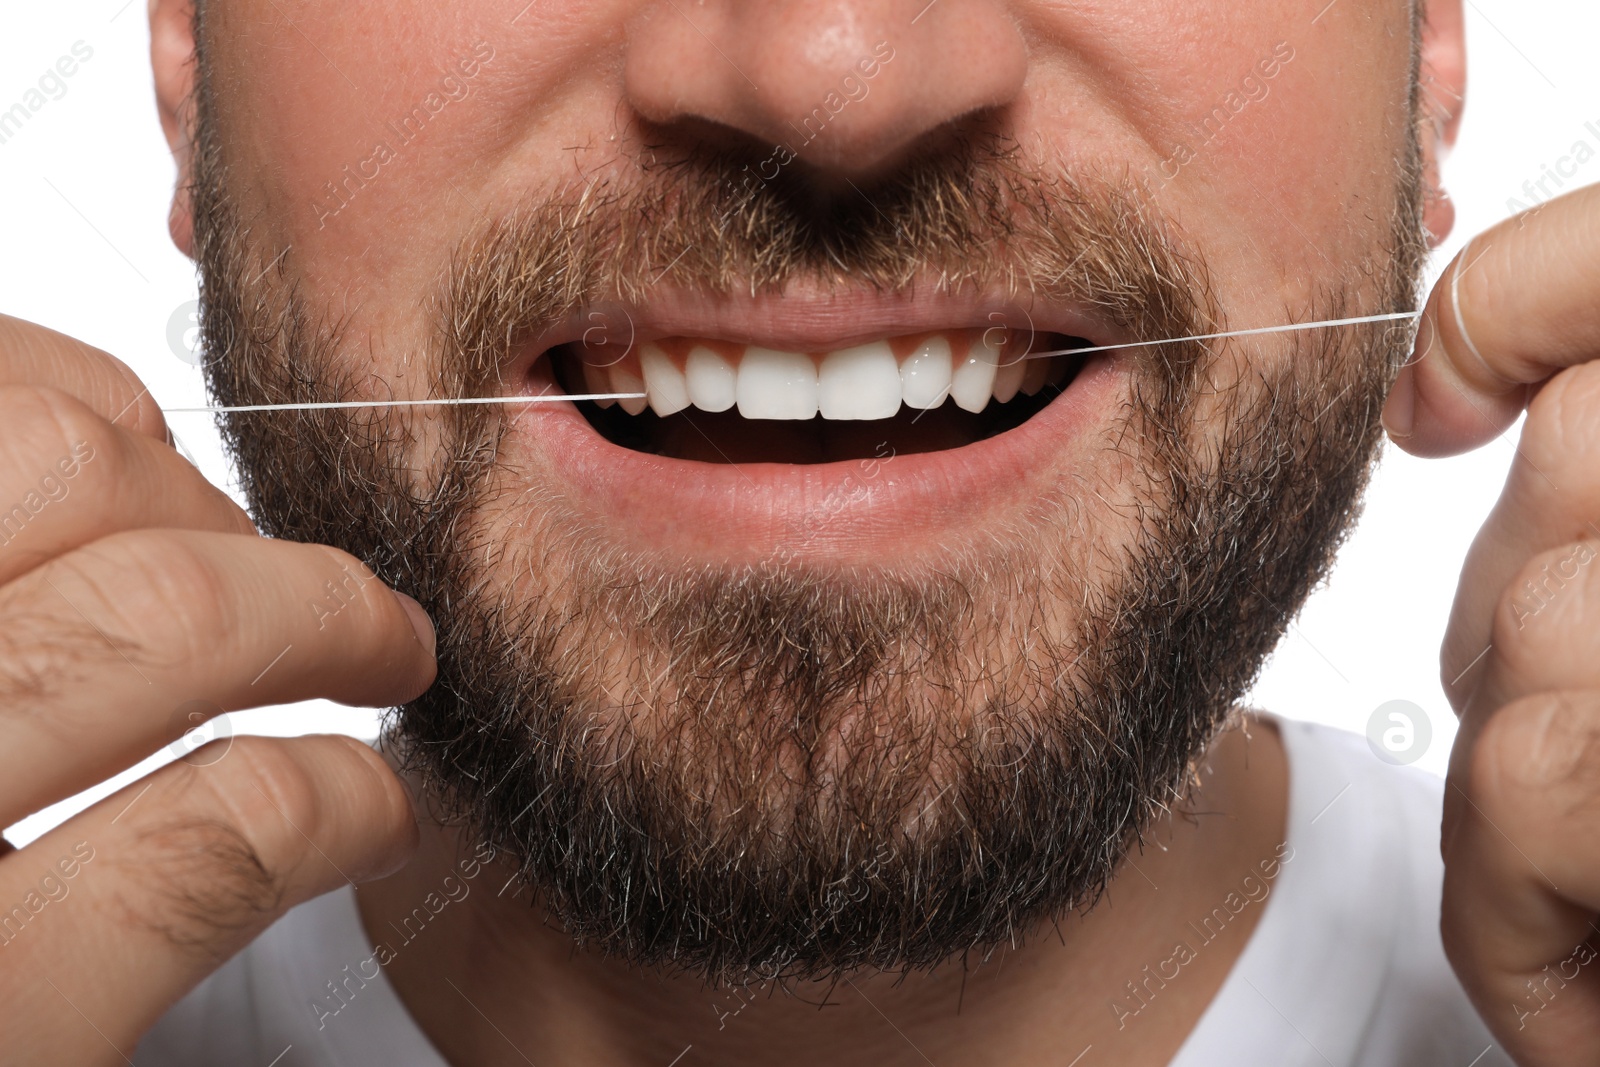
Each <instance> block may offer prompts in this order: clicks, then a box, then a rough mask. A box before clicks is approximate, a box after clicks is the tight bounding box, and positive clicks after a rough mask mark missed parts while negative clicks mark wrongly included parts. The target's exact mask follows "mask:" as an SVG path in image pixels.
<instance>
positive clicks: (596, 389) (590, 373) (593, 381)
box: [582, 359, 616, 408]
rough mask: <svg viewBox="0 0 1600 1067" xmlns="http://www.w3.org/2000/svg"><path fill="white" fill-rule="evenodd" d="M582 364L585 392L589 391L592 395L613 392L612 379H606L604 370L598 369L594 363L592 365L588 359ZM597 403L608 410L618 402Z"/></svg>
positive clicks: (605, 401) (608, 400)
mask: <svg viewBox="0 0 1600 1067" xmlns="http://www.w3.org/2000/svg"><path fill="white" fill-rule="evenodd" d="M582 362H583V388H584V390H585V391H587V392H590V393H609V392H611V391H612V389H611V381H610V379H609V378H608V377H606V372H605V370H604V368H601V367H596V366H595V365H594V364H593V363H590V362H589V361H588V360H587V359H585V360H582ZM595 403H596V404H598V405H600V406H601V407H603V408H608V407H610V406H611V405H612V404H615V403H616V401H615V400H611V399H606V400H596V401H595Z"/></svg>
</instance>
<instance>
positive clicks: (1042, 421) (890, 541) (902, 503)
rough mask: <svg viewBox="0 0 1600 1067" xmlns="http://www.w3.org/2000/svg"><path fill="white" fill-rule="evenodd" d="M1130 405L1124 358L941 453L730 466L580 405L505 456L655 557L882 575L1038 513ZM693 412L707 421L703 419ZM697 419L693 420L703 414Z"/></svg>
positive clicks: (549, 412)
mask: <svg viewBox="0 0 1600 1067" xmlns="http://www.w3.org/2000/svg"><path fill="white" fill-rule="evenodd" d="M1125 396H1126V370H1125V364H1124V362H1123V361H1121V360H1117V359H1113V358H1108V357H1097V358H1094V359H1091V360H1090V361H1089V362H1088V363H1086V364H1085V365H1084V367H1083V368H1082V369H1081V370H1080V371H1079V372H1078V374H1077V376H1076V377H1075V378H1073V380H1072V383H1071V384H1070V385H1069V386H1068V387H1067V390H1066V391H1065V392H1064V393H1062V394H1061V395H1060V396H1058V397H1056V399H1055V400H1054V401H1052V402H1051V403H1050V404H1049V405H1048V406H1046V407H1045V408H1044V410H1042V411H1040V412H1038V413H1037V414H1035V415H1034V416H1033V417H1032V418H1031V419H1029V420H1028V421H1027V422H1025V423H1023V424H1022V425H1021V426H1018V427H1015V428H1014V429H1011V430H1008V431H1006V432H1005V433H1002V434H998V435H996V436H994V437H991V438H988V439H987V440H983V441H978V442H976V443H974V444H970V445H965V446H963V447H961V448H953V449H947V450H945V451H941V452H917V453H910V454H907V455H895V456H886V457H885V458H879V459H871V458H869V459H862V460H847V461H842V462H835V463H816V464H792V463H745V464H719V463H702V462H698V461H693V460H682V459H673V458H670V457H665V456H656V455H650V454H647V453H643V452H635V451H633V450H632V449H629V448H623V447H621V446H619V445H614V444H612V443H611V442H610V441H608V440H606V439H605V438H604V437H602V436H601V435H600V433H599V432H598V431H597V430H595V428H594V427H593V426H591V425H590V424H589V422H588V420H587V419H585V418H584V417H583V415H582V414H581V413H580V412H579V411H578V409H577V408H576V407H575V406H573V404H571V403H570V402H567V401H547V402H541V403H538V404H530V405H528V406H527V407H526V408H524V409H523V410H522V411H521V412H519V413H518V414H516V415H515V416H514V417H513V419H512V422H511V428H510V434H509V435H508V438H507V439H506V441H505V442H504V447H505V448H507V449H510V450H513V451H514V452H518V453H523V454H525V455H529V456H533V457H538V458H537V459H536V461H535V463H534V465H533V469H536V470H541V471H543V472H545V473H546V474H547V476H548V478H549V479H550V480H551V481H552V482H554V483H556V484H557V485H558V486H564V487H565V489H566V492H565V493H563V494H562V495H563V496H564V497H566V499H567V500H568V501H569V503H571V504H573V505H576V506H578V507H580V508H582V509H586V510H588V511H589V513H590V515H591V517H592V518H594V519H595V520H596V521H598V522H599V523H600V524H601V525H602V526H603V528H604V529H606V530H607V531H608V532H610V533H611V534H612V535H613V536H615V537H616V538H617V539H618V540H620V541H623V542H624V543H627V544H631V545H632V546H633V547H634V548H637V549H641V550H646V551H659V552H667V553H671V554H673V555H674V556H678V557H682V556H688V557H705V558H707V559H708V560H715V561H717V562H720V563H749V562H756V561H758V560H762V559H769V558H771V556H772V555H773V554H775V553H780V552H782V553H785V554H786V555H787V556H788V558H791V559H792V558H795V557H796V556H797V555H798V556H799V557H802V558H807V559H812V560H816V561H818V562H824V561H825V562H829V563H835V564H838V563H863V564H867V563H872V564H878V565H882V564H883V563H884V562H885V553H886V551H888V552H892V553H893V554H894V555H895V556H900V555H902V554H904V553H906V552H907V551H915V550H917V549H918V548H919V547H926V546H931V545H942V546H945V547H949V546H950V544H951V543H952V538H953V537H958V536H959V535H960V533H961V532H962V531H975V530H978V529H980V528H982V527H984V526H986V525H987V524H989V523H991V522H992V521H994V520H996V519H999V518H1001V517H1003V516H1004V515H1005V514H1006V513H1007V512H1008V511H1012V510H1014V509H1017V508H1019V507H1026V506H1027V504H1028V503H1029V502H1030V501H1033V500H1036V499H1037V498H1038V497H1039V495H1040V494H1041V493H1043V492H1046V491H1049V490H1052V489H1054V490H1059V487H1060V483H1061V481H1062V480H1063V478H1064V477H1065V476H1066V475H1067V474H1068V473H1069V472H1071V471H1072V470H1074V469H1076V468H1077V467H1078V466H1079V465H1081V464H1084V463H1087V462H1089V461H1090V460H1091V459H1092V454H1091V450H1092V449H1094V448H1095V447H1096V445H1095V443H1094V442H1091V441H1090V440H1089V432H1090V431H1091V430H1093V429H1094V428H1095V427H1096V426H1098V425H1103V424H1104V423H1105V422H1106V420H1107V419H1109V418H1110V416H1111V414H1112V413H1113V412H1114V410H1115V408H1116V406H1117V405H1118V404H1120V403H1121V401H1122V399H1123V398H1124V397H1125ZM690 411H691V412H692V411H693V409H690ZM691 417H692V415H691Z"/></svg>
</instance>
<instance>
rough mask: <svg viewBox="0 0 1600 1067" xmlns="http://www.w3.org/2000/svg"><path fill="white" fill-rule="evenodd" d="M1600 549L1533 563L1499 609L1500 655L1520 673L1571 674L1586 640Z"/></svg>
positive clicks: (1570, 549)
mask: <svg viewBox="0 0 1600 1067" xmlns="http://www.w3.org/2000/svg"><path fill="white" fill-rule="evenodd" d="M1597 555H1600V545H1597V544H1596V543H1595V542H1593V541H1578V542H1575V543H1573V544H1569V545H1562V546H1560V547H1559V548H1553V549H1550V550H1548V551H1545V552H1540V553H1538V554H1537V555H1535V556H1533V557H1531V558H1530V559H1529V560H1528V561H1527V562H1526V563H1524V564H1523V565H1522V567H1521V568H1520V569H1519V570H1518V571H1517V573H1516V575H1515V576H1514V577H1513V578H1512V579H1511V581H1510V583H1509V584H1507V586H1506V587H1505V588H1504V589H1503V590H1501V593H1500V597H1499V600H1498V601H1497V603H1496V605H1495V613H1494V626H1493V641H1494V647H1495V651H1496V654H1497V655H1498V656H1499V657H1500V658H1501V660H1502V661H1504V662H1505V664H1506V665H1507V666H1508V667H1510V668H1511V669H1512V670H1514V671H1517V672H1519V673H1530V672H1531V673H1539V672H1559V673H1561V674H1563V675H1565V674H1568V673H1570V672H1571V668H1572V666H1573V663H1572V661H1573V660H1574V658H1576V657H1577V656H1578V652H1577V648H1576V647H1575V646H1574V644H1573V640H1575V639H1581V638H1586V637H1587V636H1588V635H1589V634H1590V633H1591V632H1592V627H1591V626H1589V625H1587V621H1586V620H1587V616H1589V615H1591V614H1592V612H1593V610H1594V609H1593V606H1592V605H1591V603H1590V601H1591V599H1592V598H1593V594H1592V593H1591V589H1592V588H1593V583H1594V581H1595V576H1594V569H1593V568H1592V567H1591V566H1590V564H1592V563H1594V562H1595V559H1596V557H1597Z"/></svg>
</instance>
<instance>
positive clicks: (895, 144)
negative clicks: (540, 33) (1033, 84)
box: [624, 0, 1028, 174]
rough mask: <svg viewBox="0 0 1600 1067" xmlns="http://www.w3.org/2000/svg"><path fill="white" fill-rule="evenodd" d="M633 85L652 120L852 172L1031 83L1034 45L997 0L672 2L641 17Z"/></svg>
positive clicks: (634, 96)
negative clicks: (704, 126)
mask: <svg viewBox="0 0 1600 1067" xmlns="http://www.w3.org/2000/svg"><path fill="white" fill-rule="evenodd" d="M627 50H628V51H627V57H626V61H625V67H624V81H625V91H626V93H627V96H628V100H629V102H630V104H631V105H632V107H633V108H634V109H635V111H637V113H638V114H639V115H640V116H642V117H643V118H645V119H646V120H648V121H649V122H652V123H656V124H662V125H671V124H681V123H684V122H687V121H693V120H700V121H704V122H707V123H712V124H716V125H720V126H725V127H729V128H731V129H735V130H738V131H740V132H742V133H744V134H746V135H748V136H750V137H752V138H754V139H755V140H757V141H759V142H761V143H763V144H766V145H772V146H780V147H782V148H784V149H785V150H786V152H788V153H789V154H791V155H792V156H793V157H794V158H797V159H800V160H802V161H804V162H806V163H808V164H811V165H813V166H815V167H818V168H822V169H826V170H829V171H837V172H840V173H849V174H856V173H866V172H871V171H874V170H880V169H882V168H883V167H885V166H886V165H888V164H889V162H890V161H891V160H893V159H894V158H896V157H898V156H901V155H903V154H904V153H905V151H906V150H907V149H908V148H910V147H911V146H913V145H915V144H917V143H918V142H920V141H921V140H923V139H925V138H927V137H928V136H929V135H930V134H933V133H934V132H936V131H938V130H940V129H941V128H943V127H945V126H946V125H948V124H950V123H952V122H955V121H957V120H960V119H962V118H964V117H966V116H969V115H972V114H973V113H974V112H979V111H984V110H987V109H995V108H1001V107H1004V106H1005V105H1007V104H1009V103H1011V102H1013V101H1014V100H1015V99H1016V98H1017V97H1018V96H1019V95H1020V93H1021V91H1022V86H1023V82H1024V80H1025V77H1026V74H1027V63H1028V56H1027V47H1026V44H1025V42H1024V40H1023V38H1022V36H1021V34H1020V32H1019V30H1018V29H1017V27H1016V25H1015V23H1014V22H1013V21H1012V20H1011V18H1010V17H1009V16H1008V15H1007V14H1006V11H1005V9H1004V7H1003V6H1002V5H1000V4H998V3H995V2H988V0H964V2H962V3H959V4H949V3H943V4H932V5H929V4H927V2H926V0H910V2H902V0H879V2H873V3H851V4H845V3H833V4H817V3H814V2H813V3H799V2H789V3H784V2H775V3H763V4H747V3H738V2H734V0H708V2H706V3H701V4H696V5H694V6H692V7H690V6H688V5H683V4H676V3H671V2H663V3H661V4H659V5H653V6H652V7H651V8H650V9H649V10H648V12H647V14H646V16H641V18H640V19H638V20H637V21H636V22H634V23H633V24H632V25H631V26H630V30H629V37H628V43H627Z"/></svg>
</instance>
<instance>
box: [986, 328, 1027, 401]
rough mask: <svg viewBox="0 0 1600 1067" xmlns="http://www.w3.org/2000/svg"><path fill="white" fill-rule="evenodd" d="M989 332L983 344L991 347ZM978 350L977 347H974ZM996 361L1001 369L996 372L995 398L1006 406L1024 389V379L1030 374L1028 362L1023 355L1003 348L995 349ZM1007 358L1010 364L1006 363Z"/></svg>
mask: <svg viewBox="0 0 1600 1067" xmlns="http://www.w3.org/2000/svg"><path fill="white" fill-rule="evenodd" d="M988 341H989V331H987V330H985V331H984V333H983V344H984V346H985V347H989V344H988ZM974 348H976V346H974ZM993 351H994V359H995V361H996V362H997V363H999V364H1000V365H999V367H998V368H997V369H996V370H995V372H994V398H995V399H996V400H998V401H999V402H1000V403H1002V404H1004V403H1005V402H1006V401H1008V400H1010V399H1011V398H1012V397H1014V396H1016V395H1017V390H1018V389H1020V388H1022V379H1023V377H1024V375H1026V374H1027V372H1028V361H1027V360H1025V359H1023V358H1022V353H1020V352H1016V353H1012V352H1008V351H1006V350H1004V349H1001V348H998V347H996V348H994V349H993ZM1007 358H1009V359H1010V360H1011V362H1010V363H1006V362H1004V361H1005V360H1006V359H1007Z"/></svg>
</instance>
